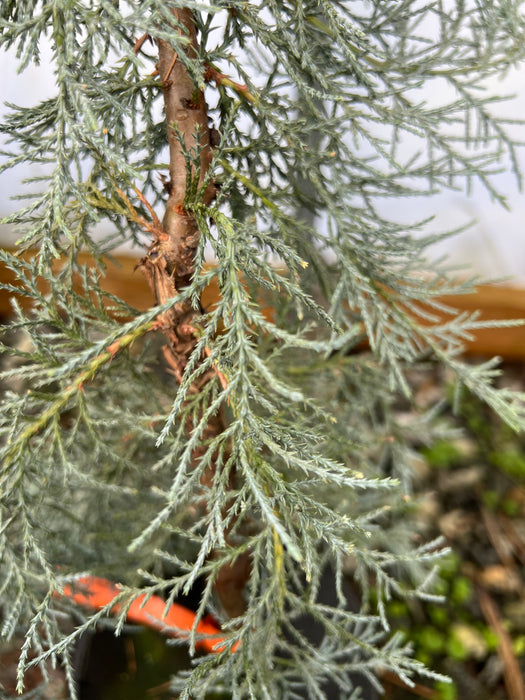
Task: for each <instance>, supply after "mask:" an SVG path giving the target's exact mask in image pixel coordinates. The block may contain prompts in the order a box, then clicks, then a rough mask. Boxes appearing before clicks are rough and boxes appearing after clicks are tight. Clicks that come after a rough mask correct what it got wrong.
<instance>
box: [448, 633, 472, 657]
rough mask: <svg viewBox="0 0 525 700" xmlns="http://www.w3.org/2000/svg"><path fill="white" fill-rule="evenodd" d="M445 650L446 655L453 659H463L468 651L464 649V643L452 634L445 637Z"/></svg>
mask: <svg viewBox="0 0 525 700" xmlns="http://www.w3.org/2000/svg"><path fill="white" fill-rule="evenodd" d="M446 652H447V654H448V656H450V657H451V658H452V659H455V660H456V661H465V659H466V658H467V656H468V652H467V650H466V649H465V647H464V645H463V644H462V642H461V641H460V640H459V639H458V638H457V637H455V636H454V635H453V636H452V637H449V639H447V643H446Z"/></svg>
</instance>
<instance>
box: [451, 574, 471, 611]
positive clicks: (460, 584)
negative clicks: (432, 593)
mask: <svg viewBox="0 0 525 700" xmlns="http://www.w3.org/2000/svg"><path fill="white" fill-rule="evenodd" d="M450 598H451V600H452V602H454V603H456V604H457V605H463V604H464V603H466V602H467V601H469V600H470V599H471V598H472V583H471V582H470V580H469V579H468V578H466V577H465V576H459V577H458V578H456V579H454V581H453V582H452V590H451V593H450Z"/></svg>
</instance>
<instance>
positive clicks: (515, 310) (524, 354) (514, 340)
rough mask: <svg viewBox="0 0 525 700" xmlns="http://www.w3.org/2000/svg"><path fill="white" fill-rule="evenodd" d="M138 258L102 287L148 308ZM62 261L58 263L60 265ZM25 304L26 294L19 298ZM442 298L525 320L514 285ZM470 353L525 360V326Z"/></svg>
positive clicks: (212, 291) (479, 337)
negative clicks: (137, 266)
mask: <svg viewBox="0 0 525 700" xmlns="http://www.w3.org/2000/svg"><path fill="white" fill-rule="evenodd" d="M80 260H81V262H84V263H88V261H89V258H88V256H84V257H83V256H80ZM137 262H138V258H132V257H129V256H124V255H123V256H118V257H116V259H115V263H108V269H107V274H106V277H105V279H104V281H103V285H102V286H103V287H104V289H105V290H106V291H108V292H110V293H111V294H114V295H116V296H119V297H120V298H121V299H124V300H125V301H126V302H128V303H129V304H130V305H131V306H133V307H135V308H137V309H139V310H141V311H142V310H145V309H148V308H150V306H151V305H152V304H153V303H154V300H153V295H152V292H151V290H150V288H149V286H148V284H147V282H146V280H145V279H144V277H143V275H142V273H141V271H140V269H137V268H136V265H137ZM58 265H59V262H57V268H58ZM0 282H2V283H11V284H12V283H14V275H13V274H12V273H11V272H10V271H9V270H7V269H6V268H5V266H4V265H0ZM10 297H11V293H10V292H8V291H6V290H3V289H0V316H1V317H3V318H6V317H8V316H9V315H10V313H11V303H10ZM217 297H218V290H217V287H216V286H213V285H211V286H210V287H209V288H208V289H207V290H206V291H205V293H204V295H203V299H202V303H203V306H204V307H205V308H207V307H208V306H209V305H210V304H212V303H213V301H215V300H216V299H217ZM19 301H20V303H21V304H22V307H24V306H25V305H26V303H27V302H26V301H25V300H24V297H19ZM443 301H444V302H445V303H446V304H448V305H449V306H452V307H454V308H457V309H458V310H461V311H475V310H476V309H479V310H480V311H481V318H482V319H485V320H498V319H499V320H501V319H504V320H508V319H525V289H523V288H518V287H512V286H491V285H482V286H480V287H478V288H477V291H476V293H475V294H467V295H457V296H446V297H443ZM465 351H466V353H468V354H476V355H483V356H493V355H499V356H501V357H503V358H504V359H507V360H518V361H519V360H524V359H525V325H522V326H517V327H513V328H490V329H483V330H479V331H477V332H476V334H475V337H474V339H473V340H472V341H470V342H467V343H466V345H465Z"/></svg>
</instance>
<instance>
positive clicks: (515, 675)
mask: <svg viewBox="0 0 525 700" xmlns="http://www.w3.org/2000/svg"><path fill="white" fill-rule="evenodd" d="M477 593H478V600H479V605H480V608H481V612H482V613H483V616H484V618H485V620H486V621H487V624H488V626H489V627H490V628H491V629H492V631H493V632H494V634H496V636H497V637H498V641H499V644H498V655H499V657H500V659H501V663H502V664H503V680H504V682H505V687H506V688H507V693H508V696H509V698H510V699H511V700H525V684H524V682H523V676H522V675H521V670H520V666H519V663H518V660H517V659H516V655H515V654H514V650H513V648H512V640H511V638H510V635H509V633H508V632H507V630H506V629H505V627H504V626H503V623H502V621H501V618H500V616H499V613H498V609H497V607H496V604H495V603H494V601H493V600H492V598H491V597H490V596H489V594H488V593H487V591H486V590H485V589H484V588H482V587H481V586H479V585H478V586H477Z"/></svg>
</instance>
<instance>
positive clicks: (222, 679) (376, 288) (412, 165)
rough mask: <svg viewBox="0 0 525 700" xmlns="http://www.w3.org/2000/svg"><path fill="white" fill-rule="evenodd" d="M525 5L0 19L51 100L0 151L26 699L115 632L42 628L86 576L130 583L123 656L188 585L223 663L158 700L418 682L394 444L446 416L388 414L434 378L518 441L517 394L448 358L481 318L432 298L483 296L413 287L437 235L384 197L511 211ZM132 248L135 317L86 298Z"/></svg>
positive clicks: (149, 11) (7, 518)
mask: <svg viewBox="0 0 525 700" xmlns="http://www.w3.org/2000/svg"><path fill="white" fill-rule="evenodd" d="M521 4H522V3H521V2H518V1H515V2H512V1H511V0H505V1H504V2H503V1H502V0H475V1H474V0H472V1H471V2H462V1H460V0H457V1H456V2H448V3H445V2H441V1H440V2H419V1H415V0H402V1H400V2H389V1H386V0H374V1H373V2H344V1H340V2H339V1H338V2H328V1H327V0H316V1H315V2H314V1H313V0H312V1H310V0H306V1H304V2H291V1H290V2H288V1H287V2H274V1H273V0H269V1H268V2H264V3H259V2H244V1H242V2H241V0H234V1H230V2H222V0H215V2H209V3H205V2H191V1H190V0H188V1H186V2H176V1H172V0H146V1H145V2H141V3H128V2H114V1H109V0H84V1H83V2H75V1H73V0H60V1H59V2H57V1H56V0H55V1H53V2H52V1H51V0H40V1H39V2H33V1H29V0H17V1H15V0H4V2H3V3H2V4H1V9H0V43H1V45H2V47H4V48H9V47H14V49H15V50H16V53H17V56H18V59H19V66H20V70H23V69H24V68H26V67H27V66H28V65H29V64H31V63H38V62H39V51H40V48H41V45H42V42H43V41H50V42H51V45H52V49H53V65H52V70H53V72H54V76H55V83H56V92H55V95H54V96H53V97H52V98H50V99H47V100H44V101H43V102H41V103H39V104H36V105H34V106H32V107H23V108H22V107H16V106H13V105H11V106H10V112H9V115H8V118H7V120H6V122H5V123H4V124H3V125H2V127H1V131H2V133H3V134H4V136H5V137H6V139H7V142H8V143H9V142H11V143H13V144H14V145H13V146H12V148H11V149H10V150H9V147H6V148H7V149H8V151H6V152H5V154H4V155H5V156H6V157H5V159H4V164H3V166H2V168H3V170H8V169H9V168H12V167H14V166H16V165H17V164H18V163H20V162H22V161H29V162H31V163H35V164H36V163H38V164H40V165H43V166H45V168H46V169H47V170H46V172H47V175H46V176H45V177H39V178H34V179H33V181H32V182H31V183H30V184H31V187H30V188H29V189H28V195H27V202H26V203H25V205H24V206H23V208H21V209H20V211H18V212H17V213H16V214H15V215H14V216H11V217H9V218H8V219H6V220H5V221H6V222H7V223H13V224H16V225H17V227H18V230H19V234H20V238H19V241H18V250H17V252H15V253H10V252H7V251H3V252H2V260H3V262H4V264H5V265H7V266H8V267H9V268H11V269H12V270H13V271H14V272H15V274H16V276H17V278H18V284H17V287H16V292H17V294H20V293H23V294H24V295H25V297H27V299H29V300H30V301H31V309H30V310H29V311H26V312H24V311H22V309H21V307H20V306H19V305H18V302H17V299H16V298H15V297H13V309H14V314H15V316H14V320H13V322H12V324H11V326H10V328H11V329H15V330H17V331H18V332H23V333H24V334H25V336H26V338H27V339H28V342H27V343H26V344H25V345H24V347H25V348H26V349H25V350H16V348H15V349H13V348H9V347H4V350H5V351H6V352H14V353H18V357H19V358H20V361H18V363H17V365H16V367H15V369H9V370H7V371H6V372H5V373H4V380H5V382H7V384H8V386H9V382H10V381H11V380H12V377H13V376H16V377H17V378H18V384H17V386H18V387H20V386H21V387H22V388H21V389H20V391H19V392H18V393H16V392H15V391H13V390H12V388H11V389H10V390H8V391H6V393H5V395H4V398H3V412H2V418H1V430H2V436H3V445H2V472H1V511H0V512H1V516H0V517H1V547H2V557H1V565H0V572H1V580H0V585H1V595H2V610H3V628H2V632H3V635H4V636H5V637H7V638H9V637H10V636H12V635H13V634H14V632H15V631H16V630H23V631H24V633H25V639H26V641H25V644H24V645H23V647H22V649H21V656H20V663H19V690H20V692H22V691H23V685H24V681H23V678H24V672H25V670H26V668H27V667H28V665H29V664H30V663H33V664H35V663H38V664H41V665H42V666H43V667H45V666H46V664H47V663H48V662H51V661H54V660H58V661H59V662H60V663H61V664H63V665H64V666H65V668H66V670H67V673H68V676H69V678H70V693H71V696H72V697H74V696H75V688H74V682H73V677H74V671H73V669H72V667H71V650H72V648H73V646H74V645H75V643H76V642H77V640H78V639H79V638H80V636H81V635H82V634H84V633H85V632H86V630H88V629H90V628H92V627H93V626H94V625H95V624H96V623H97V622H98V621H99V620H101V619H103V618H107V617H110V610H111V608H112V607H113V605H112V604H111V605H108V606H106V607H105V608H102V609H101V610H98V611H91V612H90V611H89V610H83V611H82V615H83V618H82V622H81V623H80V624H78V625H77V626H76V627H75V628H74V629H73V628H72V627H71V626H68V625H66V624H65V623H64V613H69V612H71V611H72V609H73V606H72V604H71V602H70V601H69V600H68V599H67V597H65V596H63V595H61V594H62V592H63V591H64V586H67V585H72V584H74V582H75V580H76V579H77V577H78V576H79V575H81V574H85V573H86V572H87V573H89V574H94V575H99V576H105V577H107V578H109V579H111V580H112V581H115V582H118V583H119V584H120V585H121V589H120V590H121V592H120V594H119V602H120V604H121V608H120V613H119V615H118V616H117V617H116V621H115V625H116V627H115V631H116V633H118V632H119V630H120V629H121V627H122V624H123V623H124V621H125V617H126V610H127V607H128V606H129V605H130V604H131V602H132V601H133V600H135V599H136V598H137V597H138V596H140V595H142V594H144V593H146V594H147V595H153V594H155V595H161V596H163V597H164V598H165V600H166V601H167V603H166V605H167V608H168V607H169V605H170V603H171V602H172V601H174V600H176V599H177V597H178V596H179V595H181V594H183V593H187V592H188V591H191V590H192V589H193V588H195V587H196V586H197V585H199V586H200V590H201V593H200V605H199V607H198V610H197V621H198V620H200V619H201V618H202V617H203V616H204V615H206V614H208V613H209V612H211V613H213V614H214V615H215V617H216V618H217V620H219V622H220V623H221V624H222V634H223V635H224V636H225V639H226V641H224V640H223V641H222V642H221V644H222V646H221V649H220V650H219V651H218V652H217V653H210V654H208V655H197V656H196V657H195V663H194V666H192V667H191V668H190V669H188V670H187V671H185V672H179V673H178V674H176V675H175V676H174V679H173V690H174V692H178V693H180V697H182V698H190V697H192V698H204V697H205V696H206V694H207V693H208V692H211V691H217V690H220V689H221V688H223V689H226V690H227V691H228V692H229V693H230V694H231V696H232V697H233V698H245V697H246V698H247V697H251V698H271V699H275V698H282V699H285V698H323V697H328V695H327V693H328V691H327V690H326V688H327V685H326V684H327V682H332V684H335V685H334V686H333V687H337V688H339V694H340V696H341V697H345V698H357V697H359V696H360V695H359V694H360V687H361V686H363V685H364V684H367V683H372V684H375V685H376V686H378V687H379V686H380V683H379V681H378V680H377V675H378V674H380V673H381V671H382V670H390V671H392V672H394V673H395V674H397V675H398V676H399V677H400V678H401V679H404V680H405V681H406V682H407V683H411V682H412V680H411V679H413V678H414V676H415V675H416V674H419V673H423V674H425V673H426V674H428V675H430V676H431V677H432V676H433V674H432V671H427V670H425V669H424V668H423V667H422V665H421V664H419V663H418V662H416V661H415V660H413V659H412V658H411V655H410V649H409V648H408V646H407V645H406V643H405V641H404V640H403V638H402V635H401V634H400V633H399V632H398V631H396V630H395V629H392V627H391V625H390V623H389V620H388V619H387V616H386V613H385V603H386V601H388V600H389V599H391V598H392V597H402V598H412V597H418V598H420V599H422V600H428V599H432V598H433V590H432V583H433V580H434V577H435V569H436V563H437V560H438V558H439V556H440V552H441V548H440V545H439V543H436V542H429V543H425V544H423V545H421V544H417V543H415V541H414V538H413V530H412V526H411V524H410V513H409V510H410V506H409V504H407V498H406V496H407V494H408V495H409V494H410V490H411V472H410V466H409V465H410V463H411V459H410V458H411V440H410V437H411V435H413V434H414V433H417V434H418V435H420V436H421V435H423V436H425V437H426V438H428V439H430V437H431V435H432V434H433V430H434V428H433V425H434V419H435V417H436V412H435V411H433V410H432V411H429V412H426V413H425V412H421V411H420V412H419V413H418V412H417V410H416V407H414V408H413V421H412V423H411V424H410V425H409V426H407V425H405V424H403V423H402V422H399V421H398V420H397V419H396V415H397V414H396V412H395V410H394V408H395V405H396V402H397V401H399V397H400V396H401V397H404V398H403V400H404V401H405V402H411V403H413V399H412V397H411V390H410V384H409V382H408V381H407V372H408V371H409V370H410V368H411V367H413V366H415V365H419V364H420V363H425V362H426V363H428V362H432V361H437V362H440V363H442V364H443V365H444V366H445V367H447V368H448V369H449V371H450V372H451V373H452V374H453V376H454V378H455V389H456V395H457V396H459V395H460V393H461V392H462V391H469V392H472V393H473V394H475V395H476V396H478V397H480V398H481V399H483V400H484V401H486V402H487V403H488V404H489V405H490V406H491V407H492V408H493V409H494V410H495V411H496V412H497V413H498V414H499V415H500V416H501V417H502V419H503V420H504V421H506V422H507V423H508V424H509V425H510V426H512V427H513V428H515V429H521V428H522V427H523V424H524V411H523V396H521V395H518V394H515V393H512V392H511V391H508V390H496V389H495V388H494V386H493V380H494V378H495V376H496V375H497V373H498V369H497V366H496V364H495V362H487V363H485V364H482V365H478V366H471V365H469V364H467V363H465V361H464V360H463V359H462V357H461V349H462V343H463V341H464V340H465V338H467V337H468V336H469V334H470V333H471V332H472V331H474V330H475V329H476V328H478V327H479V326H480V323H481V322H480V321H479V319H478V317H477V316H476V315H475V314H474V315H467V314H458V313H456V312H455V311H454V310H453V309H451V308H447V307H444V306H443V304H442V303H441V302H440V301H439V298H440V296H441V295H443V294H444V293H452V292H453V293H461V292H464V293H467V292H471V291H472V290H473V288H474V287H473V285H474V281H473V280H471V281H469V282H464V281H461V280H460V281H458V280H457V279H455V277H454V274H453V273H452V272H451V271H450V270H449V269H447V267H446V265H445V264H444V263H433V264H430V263H428V261H427V256H428V248H429V246H430V245H432V244H433V243H434V242H436V241H437V240H438V239H439V238H440V237H441V234H431V235H430V234H428V233H427V234H425V235H416V234H418V232H419V233H420V229H422V227H423V224H424V222H418V221H412V222H411V223H408V224H407V223H403V224H400V223H399V222H395V221H390V220H388V218H386V217H385V214H384V207H383V208H381V207H380V206H379V203H380V202H382V201H383V200H384V199H385V198H393V197H395V198H400V197H414V196H423V197H430V196H431V195H433V194H435V193H437V192H440V191H442V190H443V189H447V188H452V189H455V188H460V187H463V186H464V183H465V182H466V183H471V182H473V181H478V182H479V183H481V184H482V185H483V186H484V187H485V188H486V189H487V190H488V191H489V192H490V193H491V194H492V195H493V196H494V197H495V198H497V199H499V200H501V201H502V202H503V197H502V196H501V195H500V194H499V193H498V192H497V191H496V189H495V188H494V185H493V177H492V176H493V174H494V173H496V172H497V171H498V169H499V168H500V165H499V164H500V163H501V162H503V163H510V166H511V167H512V168H513V169H514V170H516V172H517V166H516V153H515V149H516V146H517V144H516V143H515V142H514V141H513V139H512V138H511V137H510V136H508V135H507V121H506V120H505V119H502V118H501V117H496V116H494V115H493V112H492V105H493V102H494V101H495V98H494V96H493V95H490V94H488V93H487V92H485V90H484V86H485V85H486V81H487V79H488V78H490V77H491V76H495V75H502V74H504V73H505V71H506V70H507V69H509V68H510V67H511V66H513V65H515V64H516V63H517V62H518V61H519V60H521V59H522V57H523V54H524V51H525V41H524V18H523V15H522V13H521ZM50 69H51V68H50ZM13 79H15V78H14V76H13ZM434 85H435V86H438V87H443V86H444V87H446V89H445V90H443V91H440V93H439V94H440V95H442V98H441V101H437V100H436V101H435V102H434V103H433V104H429V103H427V102H426V101H425V100H424V99H423V98H422V93H421V90H422V89H423V88H425V89H426V90H428V89H429V88H431V87H432V86H434ZM426 94H428V92H427V93H426ZM407 143H408V144H409V148H408V150H407V146H406V144H407ZM403 146H404V148H403ZM411 149H412V151H411ZM407 153H410V155H407ZM517 174H518V173H517ZM518 178H519V174H518ZM407 201H410V200H407ZM99 222H106V231H108V234H107V236H106V237H105V238H102V239H101V238H100V237H97V236H95V235H94V234H93V228H94V226H95V225H96V224H98V223H99ZM123 242H128V243H130V242H131V243H133V244H135V246H136V249H137V251H138V252H137V264H138V268H139V269H137V272H136V274H137V275H139V274H145V275H146V277H147V279H148V281H149V282H150V285H151V288H152V292H153V293H152V301H151V306H150V308H149V309H148V310H147V311H146V312H139V311H137V310H136V309H134V308H131V307H130V306H129V305H128V304H127V303H126V301H125V300H123V299H120V298H117V297H115V296H112V295H110V294H109V293H107V292H105V291H104V282H105V278H106V275H107V274H108V269H109V268H107V262H108V260H109V259H110V256H111V253H112V251H113V250H114V249H115V248H116V247H117V246H118V245H120V244H122V243H123ZM81 251H84V252H87V253H88V254H89V256H90V259H91V261H90V264H86V263H85V262H83V261H84V258H82V259H80V258H79V254H80V253H81ZM28 253H30V254H29V255H28ZM24 254H25V255H24ZM210 263H211V264H210ZM212 283H215V284H216V285H217V286H218V289H219V292H220V296H219V299H218V301H217V303H216V304H214V305H213V306H211V307H209V308H203V307H202V305H201V302H200V298H201V294H202V292H203V290H204V289H205V288H206V287H207V286H208V285H210V284H212ZM10 289H11V288H10ZM20 290H22V292H21V291H20ZM12 291H13V292H14V291H15V288H14V287H13V288H12ZM28 348H29V349H28ZM326 572H332V573H331V577H330V576H328V578H327V577H326ZM321 580H322V581H323V587H325V588H326V586H328V587H331V588H333V601H332V602H323V601H324V600H325V598H323V597H322V595H321V593H323V592H322V591H320V589H321V588H322V586H321ZM348 580H351V582H352V586H353V588H354V590H356V591H357V590H358V591H359V602H358V604H357V605H356V604H355V600H354V601H353V603H352V602H349V600H348V597H347V595H346V593H345V582H348ZM324 593H326V591H324ZM79 614H80V613H79V611H78V610H76V611H75V620H77V622H78V615H79ZM305 617H310V618H312V619H313V620H314V621H315V623H316V624H317V625H318V627H320V629H322V630H323V634H322V639H321V640H320V641H319V642H316V643H314V642H313V641H312V639H311V638H310V637H309V636H308V635H307V634H306V633H305V632H304V631H303V628H302V627H301V620H304V619H305ZM72 629H73V631H72ZM198 640H199V635H198V634H197V631H196V627H194V629H193V631H192V633H191V634H190V635H189V638H187V639H185V640H184V643H185V644H187V645H188V646H189V648H190V650H191V651H192V652H193V651H194V650H195V646H196V643H197V642H198ZM31 658H32V659H33V660H32V661H30V659H31ZM332 697H333V695H332Z"/></svg>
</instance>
